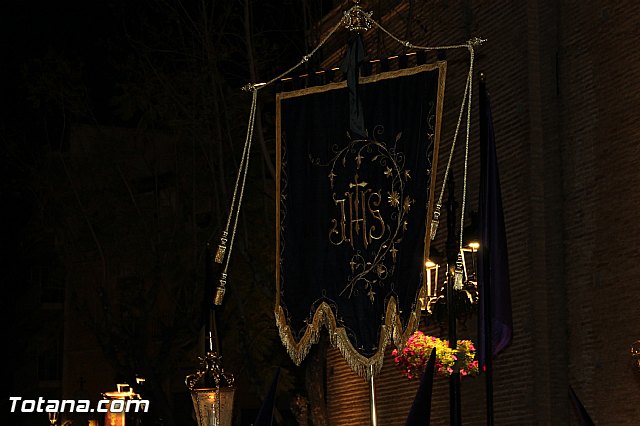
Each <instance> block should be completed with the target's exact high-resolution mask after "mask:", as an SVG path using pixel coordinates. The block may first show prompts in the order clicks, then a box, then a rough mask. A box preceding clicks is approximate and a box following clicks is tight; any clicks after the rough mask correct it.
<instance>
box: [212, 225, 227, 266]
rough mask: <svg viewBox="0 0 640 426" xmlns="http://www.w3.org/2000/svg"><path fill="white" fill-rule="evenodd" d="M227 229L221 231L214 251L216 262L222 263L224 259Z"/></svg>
mask: <svg viewBox="0 0 640 426" xmlns="http://www.w3.org/2000/svg"><path fill="white" fill-rule="evenodd" d="M227 235H228V233H227V231H223V232H222V237H220V244H218V250H217V251H216V255H215V257H214V261H215V262H216V263H222V261H223V260H224V254H225V252H226V251H227Z"/></svg>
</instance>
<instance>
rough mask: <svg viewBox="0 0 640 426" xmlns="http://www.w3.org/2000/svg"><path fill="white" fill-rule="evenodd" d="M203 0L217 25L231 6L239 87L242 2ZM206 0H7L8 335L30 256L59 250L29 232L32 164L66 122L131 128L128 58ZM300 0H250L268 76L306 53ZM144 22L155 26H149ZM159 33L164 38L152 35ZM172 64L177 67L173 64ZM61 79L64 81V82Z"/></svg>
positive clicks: (14, 361) (54, 146) (57, 144)
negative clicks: (121, 102)
mask: <svg viewBox="0 0 640 426" xmlns="http://www.w3.org/2000/svg"><path fill="white" fill-rule="evenodd" d="M202 3H203V4H207V5H208V7H209V5H212V4H213V5H217V6H214V7H218V8H219V10H217V9H216V10H213V11H212V10H209V12H210V13H211V19H212V22H213V24H212V25H216V23H218V22H220V21H219V19H221V14H223V13H229V15H230V18H229V19H228V20H225V21H224V23H225V25H226V26H225V28H224V29H223V30H221V33H222V34H224V37H225V39H224V40H222V42H221V45H222V46H224V51H221V52H220V55H221V58H220V60H219V62H220V63H221V64H222V67H223V69H224V73H225V79H226V81H227V82H228V83H229V84H230V86H231V87H232V88H235V90H237V91H238V92H239V91H240V87H241V86H242V85H244V84H246V83H247V82H248V81H249V72H248V63H247V59H246V52H245V47H244V41H243V33H244V28H243V25H242V24H243V13H242V12H243V2H240V1H234V2H202ZM325 3H327V2H325ZM329 3H330V2H329ZM200 4H201V2H199V1H197V2H196V1H184V2H177V1H166V2H165V1H163V0H142V1H127V0H103V1H77V0H64V1H59V2H56V1H41V0H38V1H33V0H25V1H16V2H11V1H8V2H2V5H1V6H0V31H1V32H2V35H1V37H2V46H3V49H2V59H1V61H2V65H1V71H2V78H1V84H2V92H1V93H2V95H1V96H2V114H1V118H0V135H1V137H2V143H1V144H0V153H1V155H0V158H1V161H2V166H1V168H0V170H1V172H2V177H1V179H0V180H1V182H2V183H1V186H0V187H1V188H2V190H1V194H0V196H1V198H0V199H1V202H0V205H1V207H2V219H1V220H2V225H3V226H2V231H1V232H2V236H1V237H0V239H1V240H2V242H3V247H4V250H3V252H4V253H5V254H4V255H3V256H2V258H3V262H2V264H3V272H2V285H3V288H4V291H5V296H4V297H3V302H4V308H5V309H4V310H3V311H4V312H5V315H7V316H8V317H9V320H8V321H5V324H7V326H6V328H5V332H7V331H8V335H9V339H10V341H12V342H14V341H15V340H16V338H17V336H19V335H24V334H25V330H23V329H21V328H20V327H21V326H20V324H21V322H20V321H14V320H13V319H15V318H19V317H24V316H29V313H28V312H21V311H20V309H19V308H17V307H16V303H14V302H15V300H16V298H17V297H18V296H19V295H21V294H22V293H24V294H26V292H27V291H30V290H31V289H29V288H28V285H27V283H26V277H27V276H28V275H29V269H30V266H32V265H33V264H34V259H35V260H36V261H37V262H40V261H41V260H42V259H43V258H44V259H46V258H47V257H48V256H50V257H51V258H54V257H55V256H56V254H55V253H53V252H52V251H51V252H47V250H51V247H42V246H39V244H38V240H37V238H34V235H33V228H32V225H33V221H34V220H35V219H36V218H37V213H38V211H37V209H38V208H39V206H38V202H37V200H36V198H37V195H36V194H35V190H34V182H33V174H32V170H30V168H33V167H36V168H37V167H39V166H40V165H42V164H43V162H41V161H40V160H41V159H42V156H43V155H45V154H44V153H45V152H47V151H50V150H53V151H56V150H59V149H61V148H62V149H64V147H65V143H66V142H68V139H67V137H68V135H67V133H68V128H69V127H70V126H72V125H74V124H94V125H101V126H115V127H125V128H135V127H136V125H137V123H138V122H139V119H140V116H139V114H138V115H136V114H135V113H134V114H132V115H130V116H123V114H122V113H121V111H119V110H118V109H117V108H116V107H114V98H115V97H118V96H121V95H122V92H121V91H120V89H119V85H120V84H121V83H123V82H129V81H130V80H131V77H133V76H134V75H133V74H128V73H127V72H128V71H127V68H126V67H127V66H130V63H131V58H132V57H135V54H136V49H147V48H148V49H150V50H154V49H155V50H156V51H157V52H159V53H158V55H157V57H161V55H162V49H163V47H164V45H163V43H165V41H167V40H169V41H170V40H171V37H174V36H175V37H177V36H178V34H177V33H176V34H174V33H169V31H170V30H169V28H175V27H177V26H178V25H175V26H174V27H171V25H169V24H167V19H172V18H171V13H167V10H174V11H176V14H177V15H176V16H181V18H180V19H183V20H188V18H186V17H188V16H191V17H195V16H197V14H198V7H199V6H200ZM301 4H302V2H298V1H262V0H261V1H254V2H253V3H252V7H253V25H252V29H253V31H254V36H255V43H256V49H262V50H261V51H262V52H265V53H266V56H265V57H266V58H267V59H265V58H260V59H261V61H260V64H259V68H258V72H259V74H262V75H264V76H265V77H268V78H271V77H273V73H274V72H275V71H281V70H283V69H285V67H287V68H288V67H289V66H290V65H291V64H292V63H294V62H295V61H297V60H298V59H299V58H300V57H301V56H302V55H303V54H304V52H303V50H304V39H303V36H302V34H303V31H302V26H303V25H304V23H303V21H302V20H301V19H300V15H301V13H300V12H301ZM167 16H169V18H168V17H167ZM164 28H168V29H167V34H163V33H162V29H164ZM148 29H153V30H157V33H151V32H146V31H147V30H148ZM213 32H214V33H215V29H214V31H213ZM154 34H158V35H159V36H160V38H158V39H154ZM171 47H172V46H167V48H171ZM258 55H259V53H258V54H257V56H258ZM127 61H129V62H127ZM177 62H178V61H176V63H177ZM129 69H130V68H129ZM167 70H168V71H171V69H170V65H169V66H168V68H167ZM176 71H177V70H176ZM61 88H63V89H64V90H58V89H61ZM59 92H64V93H71V94H77V95H78V97H77V98H73V99H64V107H63V106H61V98H60V96H59ZM40 183H42V182H40ZM51 220H56V219H55V218H52V219H51ZM35 251H37V252H38V253H35ZM38 266H42V264H41V263H40V264H39V265H38ZM9 356H10V362H9V363H8V364H6V365H7V366H9V368H8V369H5V376H8V377H7V379H6V380H5V383H10V384H11V385H10V386H8V387H5V393H8V394H12V393H14V392H13V389H14V384H15V382H14V381H13V380H14V377H13V372H14V370H15V368H17V367H19V366H20V363H21V362H22V357H23V355H22V354H21V353H20V352H19V351H18V350H10V351H9ZM6 400H7V399H5V401H6ZM3 411H4V413H6V411H5V410H3Z"/></svg>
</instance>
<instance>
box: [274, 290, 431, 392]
mask: <svg viewBox="0 0 640 426" xmlns="http://www.w3.org/2000/svg"><path fill="white" fill-rule="evenodd" d="M425 295H426V288H425V287H424V286H422V287H421V289H420V292H419V295H418V297H419V299H418V300H420V298H423V297H425ZM274 314H275V318H276V324H277V326H278V332H279V334H280V340H282V343H283V345H284V347H285V349H286V350H287V353H288V354H289V356H290V357H291V359H292V360H293V362H294V363H295V364H296V365H300V364H301V363H302V361H304V359H305V358H306V356H307V355H308V354H309V350H311V346H312V345H314V344H316V343H318V340H319V339H320V331H321V330H322V327H323V326H324V327H326V329H327V331H328V333H329V340H330V341H331V345H332V346H333V347H334V348H337V349H338V350H339V351H340V353H341V354H342V356H343V357H344V359H345V360H346V361H347V364H348V365H349V367H350V368H351V369H352V370H353V371H354V372H355V373H356V374H357V375H358V376H360V377H362V378H363V379H364V380H366V381H369V380H371V378H372V377H375V376H377V375H378V373H379V372H380V370H381V369H382V364H383V363H384V355H385V350H386V348H387V346H388V345H389V343H390V342H392V341H393V344H394V345H395V346H396V347H397V348H398V349H399V350H401V349H402V348H404V345H405V343H406V341H407V340H408V339H409V336H411V334H412V333H413V332H415V331H416V330H417V329H418V326H419V324H420V315H421V314H422V307H421V304H420V303H416V308H415V310H414V311H413V312H412V313H411V315H410V317H409V321H407V326H406V328H404V329H403V327H402V323H401V321H400V316H399V315H398V308H397V302H396V298H395V297H391V298H390V299H389V301H388V302H387V309H386V314H385V322H384V323H383V324H382V325H381V326H380V338H379V340H378V350H377V351H376V353H375V354H374V355H373V356H371V357H369V358H367V357H365V356H363V355H362V354H360V353H359V352H358V351H357V350H356V348H354V347H353V344H352V343H351V341H350V340H349V337H348V336H347V332H346V330H345V329H344V327H339V326H338V325H337V322H336V317H335V315H334V313H333V310H332V309H331V307H330V306H329V304H327V303H326V302H322V303H321V304H320V306H318V308H317V309H316V311H315V313H314V314H313V320H312V321H311V324H309V325H307V329H306V330H305V332H304V335H303V336H302V338H301V339H300V340H299V341H297V342H296V339H295V338H294V337H293V333H292V332H291V327H290V326H289V324H288V323H287V320H286V314H285V311H284V308H283V307H282V306H281V305H280V304H278V305H277V306H276V309H275V311H274Z"/></svg>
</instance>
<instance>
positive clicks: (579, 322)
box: [322, 0, 640, 426]
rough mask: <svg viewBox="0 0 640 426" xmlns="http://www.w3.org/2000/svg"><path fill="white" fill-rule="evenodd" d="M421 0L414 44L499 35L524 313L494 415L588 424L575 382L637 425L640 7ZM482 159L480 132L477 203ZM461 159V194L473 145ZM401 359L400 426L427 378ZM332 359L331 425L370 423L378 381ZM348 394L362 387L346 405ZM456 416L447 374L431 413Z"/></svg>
mask: <svg viewBox="0 0 640 426" xmlns="http://www.w3.org/2000/svg"><path fill="white" fill-rule="evenodd" d="M412 4H413V9H412V18H413V19H412V20H411V21H410V22H411V24H410V27H409V32H408V34H409V37H407V38H408V39H409V40H411V41H412V42H414V43H416V44H427V45H436V44H437V45H440V44H452V43H458V42H460V41H464V40H467V39H469V38H470V37H472V36H482V37H484V38H486V39H488V41H487V43H486V44H485V45H484V46H483V47H482V48H481V49H479V51H478V54H477V56H476V69H477V70H478V71H483V72H484V73H485V74H486V75H487V87H488V89H489V92H490V95H491V102H492V109H493V116H494V125H495V130H496V138H497V140H496V144H497V150H498V160H499V164H500V174H501V183H502V191H503V199H504V208H505V219H506V223H507V234H508V235H507V236H508V243H509V263H510V274H511V290H512V300H513V302H512V303H513V318H514V340H513V343H512V345H511V346H510V347H509V348H507V349H506V350H505V351H504V352H503V353H502V354H501V355H500V356H499V357H498V358H497V359H496V363H495V374H494V399H495V403H494V408H495V424H497V425H534V424H535V425H540V424H543V425H556V424H578V423H577V419H576V416H575V413H574V411H573V408H572V406H571V404H570V401H569V399H568V386H569V385H571V386H573V387H574V389H575V390H576V392H577V393H578V395H579V397H580V398H581V399H582V402H583V403H584V404H585V406H586V408H587V410H588V411H589V413H590V415H591V417H592V418H593V420H594V421H595V422H596V423H597V424H602V425H609V424H611V425H625V424H629V425H631V424H637V423H638V420H637V419H640V406H639V405H638V404H637V403H636V402H637V401H636V399H637V398H636V395H637V394H638V391H639V390H640V382H639V381H638V377H637V375H634V372H633V371H632V363H631V358H630V354H629V347H630V345H631V344H632V343H633V342H634V341H635V340H637V339H639V338H640V329H638V324H639V323H640V309H638V307H639V306H640V291H639V290H638V288H637V287H638V280H637V279H636V278H635V277H637V276H638V275H640V262H638V256H637V255H638V252H639V251H640V249H639V248H638V242H639V241H640V237H638V235H640V232H639V231H640V229H639V228H640V220H639V218H638V211H639V209H640V190H639V189H638V188H640V186H639V183H640V182H639V180H640V171H639V170H638V169H639V168H640V144H638V135H640V124H639V121H638V119H637V115H638V111H640V95H639V94H638V93H640V91H639V90H638V89H639V86H640V83H639V81H640V80H639V79H638V77H639V76H640V52H639V51H638V50H637V49H634V47H635V45H636V44H637V43H638V40H639V39H640V38H639V36H640V23H639V22H640V21H639V20H638V19H637V17H638V16H640V3H637V2H634V1H628V0H627V1H620V2H604V1H599V2H586V3H585V2H576V1H573V2H554V1H551V0H533V1H528V2H526V3H525V2H510V1H496V2H486V1H482V2H481V1H471V0H462V1H453V0H451V1H434V2H429V4H428V5H427V4H425V3H422V2H412ZM392 12H393V11H392ZM394 13H395V14H394ZM394 13H391V12H389V13H388V14H387V15H385V16H388V17H389V18H388V19H386V20H385V18H384V17H383V19H382V22H383V24H385V26H388V27H389V29H390V30H392V32H394V33H400V34H399V35H401V36H402V37H405V31H406V22H407V21H406V17H407V15H408V13H409V7H408V3H407V2H402V3H401V4H400V5H399V6H398V7H397V8H396V10H395V12H394ZM392 16H395V18H391V17H392ZM400 17H402V19H400ZM374 18H376V19H379V18H380V16H375V15H374ZM370 31H373V30H370ZM366 45H367V47H368V48H369V50H370V51H374V52H376V53H377V52H379V53H378V55H379V56H382V57H384V56H385V55H387V56H388V55H392V54H397V53H399V52H401V51H402V50H401V46H399V45H397V44H394V42H393V41H391V40H390V39H386V41H385V42H384V43H381V42H380V41H379V37H378V36H377V35H375V34H371V35H369V34H367V39H366ZM328 48H329V49H334V51H335V50H336V49H337V48H338V46H329V47H328ZM324 57H325V58H327V59H326V60H325V62H324V63H323V64H322V66H323V67H330V66H333V65H335V64H336V61H338V60H339V59H340V55H339V54H334V55H333V56H332V55H330V54H328V53H327V52H325V54H324ZM447 59H448V61H449V64H448V70H447V83H446V101H445V114H444V124H443V125H444V129H443V130H444V132H443V140H442V141H441V150H440V155H441V157H440V160H439V164H440V167H439V170H438V172H439V173H438V174H439V178H438V179H439V180H438V182H439V183H438V185H437V188H439V185H440V184H441V183H440V182H441V179H442V174H443V172H444V164H445V160H446V156H447V154H448V152H449V146H450V145H449V144H450V142H451V136H452V133H453V129H454V126H455V120H456V118H457V113H458V108H459V102H460V100H461V97H462V93H463V89H464V79H465V73H466V69H467V66H468V64H467V55H466V53H465V52H462V51H460V52H449V53H448V54H447ZM332 61H333V62H332ZM476 76H477V73H476ZM477 87H478V86H477V84H474V101H473V106H474V111H473V112H472V130H473V132H474V135H477V99H478V97H477ZM478 158H479V156H478V142H477V136H474V138H473V139H472V145H471V158H470V168H469V191H470V192H469V194H468V198H469V199H468V206H469V208H470V209H474V210H475V209H476V203H477V187H478V184H477V177H478V173H479V164H478ZM453 167H454V168H453V170H454V173H455V177H456V181H457V182H458V185H457V189H458V191H461V184H460V182H461V179H462V151H461V148H458V150H457V151H456V154H455V157H454V166H453ZM458 194H459V195H458V196H457V198H458V200H460V199H461V194H460V192H459V193H458ZM445 220H446V219H445ZM445 233H446V231H444V230H443V228H442V227H441V229H440V232H439V235H438V239H437V241H436V243H435V246H439V247H443V246H444V243H443V241H444V237H445V235H444V234H445ZM475 333H476V331H475V327H474V326H473V325H471V326H470V327H468V328H467V329H466V330H464V329H463V330H459V335H460V338H467V337H469V338H472V339H475V338H476V335H475ZM387 361H388V362H387V364H385V367H384V368H383V371H382V373H381V374H382V375H381V379H380V380H378V381H377V387H376V389H377V395H378V398H377V402H378V417H379V419H384V422H382V423H379V424H384V425H385V426H387V425H395V424H397V425H402V424H404V419H405V417H406V413H407V411H408V408H409V406H410V404H411V399H412V398H413V392H415V390H414V389H415V386H416V384H408V383H402V382H403V381H405V379H403V378H402V377H400V375H399V373H398V372H397V371H394V370H393V369H394V368H395V367H394V366H393V365H392V362H391V359H390V357H388V360H387ZM328 362H329V365H330V369H331V368H333V371H334V373H335V372H338V371H339V372H340V380H337V379H336V377H337V376H333V378H332V376H329V377H328V395H329V398H328V403H329V410H330V411H331V415H332V425H334V426H335V425H343V424H344V425H347V424H366V422H367V419H368V417H366V419H365V420H364V421H361V422H357V421H355V420H353V419H354V418H353V416H349V415H347V413H349V412H350V413H360V411H359V410H363V411H362V413H367V416H368V401H369V399H368V388H367V387H366V383H363V382H362V379H360V378H358V377H356V376H355V375H352V376H351V377H350V378H349V372H348V369H345V368H346V365H343V364H344V363H343V361H342V360H341V359H340V357H339V354H337V352H334V353H333V354H332V355H331V356H330V357H329V359H328ZM336 374H337V373H336ZM483 382H484V379H483V378H476V379H472V381H468V382H466V383H463V386H462V420H463V424H465V425H471V424H478V425H481V424H485V421H484V383H483ZM398 383H401V384H400V385H399V384H398ZM398 386H400V387H398ZM356 389H360V390H359V391H358V392H356ZM363 389H364V390H363ZM389 389H395V390H394V391H392V392H389ZM346 394H351V395H358V398H356V399H351V400H349V403H348V404H346V405H345V404H343V405H340V404H341V402H340V401H344V398H346V397H345V395H346ZM358 401H359V402H358ZM448 415H449V414H448V389H447V386H445V385H444V384H443V383H439V382H437V383H436V386H435V388H434V395H433V412H432V424H442V425H446V424H448V423H449V418H448ZM361 420H362V419H361Z"/></svg>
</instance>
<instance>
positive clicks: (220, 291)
mask: <svg viewBox="0 0 640 426" xmlns="http://www.w3.org/2000/svg"><path fill="white" fill-rule="evenodd" d="M226 285H227V274H225V273H224V272H223V273H222V276H221V278H220V285H219V286H218V287H216V294H215V296H214V298H213V303H214V304H216V305H218V306H220V305H222V299H223V298H224V293H225V291H226V290H225V287H226Z"/></svg>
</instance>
